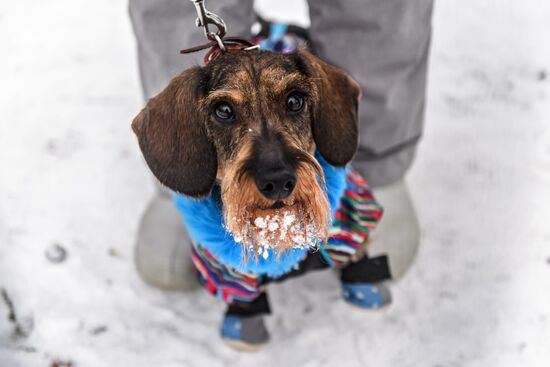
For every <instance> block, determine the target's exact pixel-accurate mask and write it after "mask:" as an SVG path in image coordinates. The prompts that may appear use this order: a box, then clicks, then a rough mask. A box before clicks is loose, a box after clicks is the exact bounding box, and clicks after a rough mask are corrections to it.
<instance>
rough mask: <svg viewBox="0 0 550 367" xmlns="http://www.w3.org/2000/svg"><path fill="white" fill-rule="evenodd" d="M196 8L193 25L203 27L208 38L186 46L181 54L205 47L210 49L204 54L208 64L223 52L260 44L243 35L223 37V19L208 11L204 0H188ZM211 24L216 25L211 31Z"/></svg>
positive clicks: (246, 48)
mask: <svg viewBox="0 0 550 367" xmlns="http://www.w3.org/2000/svg"><path fill="white" fill-rule="evenodd" d="M190 1H191V2H192V3H193V4H194V5H195V9H196V10H197V19H196V20H195V25H196V26H197V27H203V28H204V35H205V36H206V38H207V39H208V40H209V42H208V43H204V44H202V45H198V46H194V47H190V48H186V49H183V50H181V51H180V53H181V54H189V53H193V52H198V51H202V50H206V49H210V50H209V51H208V52H207V53H206V54H205V55H204V63H205V64H208V63H209V62H210V61H212V60H214V59H216V58H218V57H219V56H220V55H222V54H223V53H225V52H231V51H241V50H245V51H247V50H253V49H256V48H259V47H260V46H259V45H257V44H255V43H254V42H251V41H249V40H248V39H246V38H244V37H236V36H235V37H225V35H226V34H227V26H226V25H225V22H224V21H223V19H222V18H221V17H220V16H219V15H217V14H214V13H212V12H210V11H208V10H207V9H206V7H205V5H204V1H205V0H190ZM211 26H213V27H216V28H217V30H216V31H213V28H211Z"/></svg>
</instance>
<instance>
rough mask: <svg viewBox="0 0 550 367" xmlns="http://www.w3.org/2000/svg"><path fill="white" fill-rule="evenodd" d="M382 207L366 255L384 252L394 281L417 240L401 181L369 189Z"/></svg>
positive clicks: (413, 216) (415, 249)
mask: <svg viewBox="0 0 550 367" xmlns="http://www.w3.org/2000/svg"><path fill="white" fill-rule="evenodd" d="M373 192H374V197H375V198H376V200H377V201H378V202H379V203H380V205H382V207H383V208H384V215H383V216H382V220H381V221H380V223H379V224H378V227H376V230H375V231H374V232H373V236H372V238H371V242H370V246H369V256H373V257H376V256H379V255H387V256H388V260H389V265H390V268H391V272H392V278H393V279H394V280H396V279H398V278H400V277H402V276H403V274H405V272H406V271H407V270H408V269H409V268H410V267H411V265H412V263H413V261H414V259H415V257H416V253H417V252H418V246H419V243H420V227H419V225H418V218H417V217H416V212H415V210H414V207H413V204H412V201H411V197H410V194H409V190H408V188H407V185H406V183H405V181H404V180H401V181H398V182H396V183H394V184H391V185H387V186H382V187H376V188H373Z"/></svg>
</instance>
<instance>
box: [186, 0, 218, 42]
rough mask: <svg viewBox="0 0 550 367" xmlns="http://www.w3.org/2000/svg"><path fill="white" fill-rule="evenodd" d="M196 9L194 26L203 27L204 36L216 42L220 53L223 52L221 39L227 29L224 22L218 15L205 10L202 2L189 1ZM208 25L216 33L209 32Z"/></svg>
mask: <svg viewBox="0 0 550 367" xmlns="http://www.w3.org/2000/svg"><path fill="white" fill-rule="evenodd" d="M190 1H191V2H192V3H193V4H194V5H195V8H196V9H197V15H198V17H197V20H196V21H195V25H196V26H197V27H204V35H205V36H206V38H208V39H209V40H210V41H216V42H217V43H218V46H219V47H220V49H221V50H222V51H224V52H225V45H224V44H223V41H222V39H223V37H224V36H225V34H226V33H227V27H226V25H225V22H224V21H223V19H222V18H220V16H219V15H217V14H214V13H211V12H209V11H208V10H206V8H205V6H204V0H190ZM210 25H212V26H215V27H216V28H217V31H215V32H213V31H211V30H210V27H209V26H210Z"/></svg>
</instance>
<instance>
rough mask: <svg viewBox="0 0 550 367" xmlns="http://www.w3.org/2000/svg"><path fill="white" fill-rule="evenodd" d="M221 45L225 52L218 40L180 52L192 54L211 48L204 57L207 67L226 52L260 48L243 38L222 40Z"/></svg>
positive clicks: (225, 38)
mask: <svg viewBox="0 0 550 367" xmlns="http://www.w3.org/2000/svg"><path fill="white" fill-rule="evenodd" d="M221 43H222V45H223V46H224V48H225V50H223V49H222V48H221V46H220V42H219V41H218V40H213V41H210V42H208V43H205V44H202V45H198V46H195V47H190V48H186V49H183V50H181V51H180V53H181V54H190V53H193V52H197V51H202V50H206V49H207V48H209V49H210V50H208V52H207V53H206V54H205V55H204V64H205V65H206V64H208V63H209V62H210V61H212V60H214V59H216V58H218V57H219V56H220V55H221V54H223V53H224V52H233V51H241V50H251V49H254V48H258V47H259V46H258V45H256V44H255V43H253V42H251V41H250V40H248V39H246V38H243V37H224V38H223V40H221Z"/></svg>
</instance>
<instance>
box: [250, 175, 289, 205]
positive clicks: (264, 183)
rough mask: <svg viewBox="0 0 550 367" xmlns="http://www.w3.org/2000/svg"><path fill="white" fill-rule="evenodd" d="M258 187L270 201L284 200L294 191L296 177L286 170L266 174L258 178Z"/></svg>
mask: <svg viewBox="0 0 550 367" xmlns="http://www.w3.org/2000/svg"><path fill="white" fill-rule="evenodd" d="M256 186H257V187H258V190H260V192H261V193H262V195H264V196H265V197H266V198H268V199H271V200H277V199H284V198H287V197H288V196H289V195H290V194H291V193H292V190H294V186H296V175H295V174H294V172H291V171H290V170H286V169H283V170H277V171H270V172H266V173H265V174H263V175H258V176H257V177H256Z"/></svg>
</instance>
